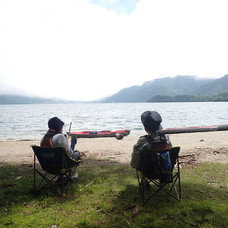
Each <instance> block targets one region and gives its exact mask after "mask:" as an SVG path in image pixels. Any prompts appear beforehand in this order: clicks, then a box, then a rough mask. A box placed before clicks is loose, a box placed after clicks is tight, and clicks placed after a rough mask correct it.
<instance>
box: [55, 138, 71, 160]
mask: <svg viewBox="0 0 228 228" xmlns="http://www.w3.org/2000/svg"><path fill="white" fill-rule="evenodd" d="M52 143H53V145H54V146H61V147H64V148H65V150H66V152H67V153H68V155H69V156H71V155H72V154H73V152H74V151H73V150H72V149H71V146H70V144H69V142H68V139H67V138H66V137H65V136H64V135H63V134H57V135H54V136H53V138H52Z"/></svg>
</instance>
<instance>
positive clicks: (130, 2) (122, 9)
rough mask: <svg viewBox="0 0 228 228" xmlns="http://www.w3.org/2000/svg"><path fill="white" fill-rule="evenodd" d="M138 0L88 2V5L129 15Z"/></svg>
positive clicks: (91, 0)
mask: <svg viewBox="0 0 228 228" xmlns="http://www.w3.org/2000/svg"><path fill="white" fill-rule="evenodd" d="M139 1H140V0H109V1H107V0H89V2H90V3H92V4H96V5H99V6H102V7H104V8H106V9H108V10H113V11H115V12H117V13H125V14H130V13H132V12H133V11H134V10H135V7H136V3H137V2H139Z"/></svg>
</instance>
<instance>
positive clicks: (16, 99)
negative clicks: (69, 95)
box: [0, 95, 76, 104]
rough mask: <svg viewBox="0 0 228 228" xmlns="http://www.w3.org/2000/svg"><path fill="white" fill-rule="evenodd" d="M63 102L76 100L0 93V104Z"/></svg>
mask: <svg viewBox="0 0 228 228" xmlns="http://www.w3.org/2000/svg"><path fill="white" fill-rule="evenodd" d="M59 103H60V104H62V103H63V104H65V103H76V101H66V100H61V99H51V98H40V97H29V96H17V95H0V104H59Z"/></svg>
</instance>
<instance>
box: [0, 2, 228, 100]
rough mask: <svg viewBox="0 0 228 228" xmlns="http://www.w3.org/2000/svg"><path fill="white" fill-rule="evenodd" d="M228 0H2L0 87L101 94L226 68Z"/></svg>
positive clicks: (2, 90)
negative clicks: (148, 82)
mask: <svg viewBox="0 0 228 228" xmlns="http://www.w3.org/2000/svg"><path fill="white" fill-rule="evenodd" d="M227 7H228V1H227V0H159V1H158V0H20V1H18V0H0V94H18V95H32V96H41V97H56V98H63V99H71V100H83V101H90V100H97V99H101V98H104V97H107V96H110V95H112V94H115V93H117V92H118V91H119V90H121V89H123V88H126V87H130V86H134V85H141V84H143V83H144V82H145V81H150V80H153V79H157V78H163V77H174V76H176V75H193V76H198V77H200V78H220V77H222V76H224V75H226V74H227V73H228V30H227V22H228V14H227Z"/></svg>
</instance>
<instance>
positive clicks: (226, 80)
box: [194, 74, 228, 96]
mask: <svg viewBox="0 0 228 228" xmlns="http://www.w3.org/2000/svg"><path fill="white" fill-rule="evenodd" d="M224 92H228V74H227V75H225V76H224V77H222V78H219V79H215V80H213V81H212V82H210V83H208V84H206V85H204V86H202V87H200V88H199V89H197V90H195V91H194V95H197V96H213V95H217V94H221V93H224Z"/></svg>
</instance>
